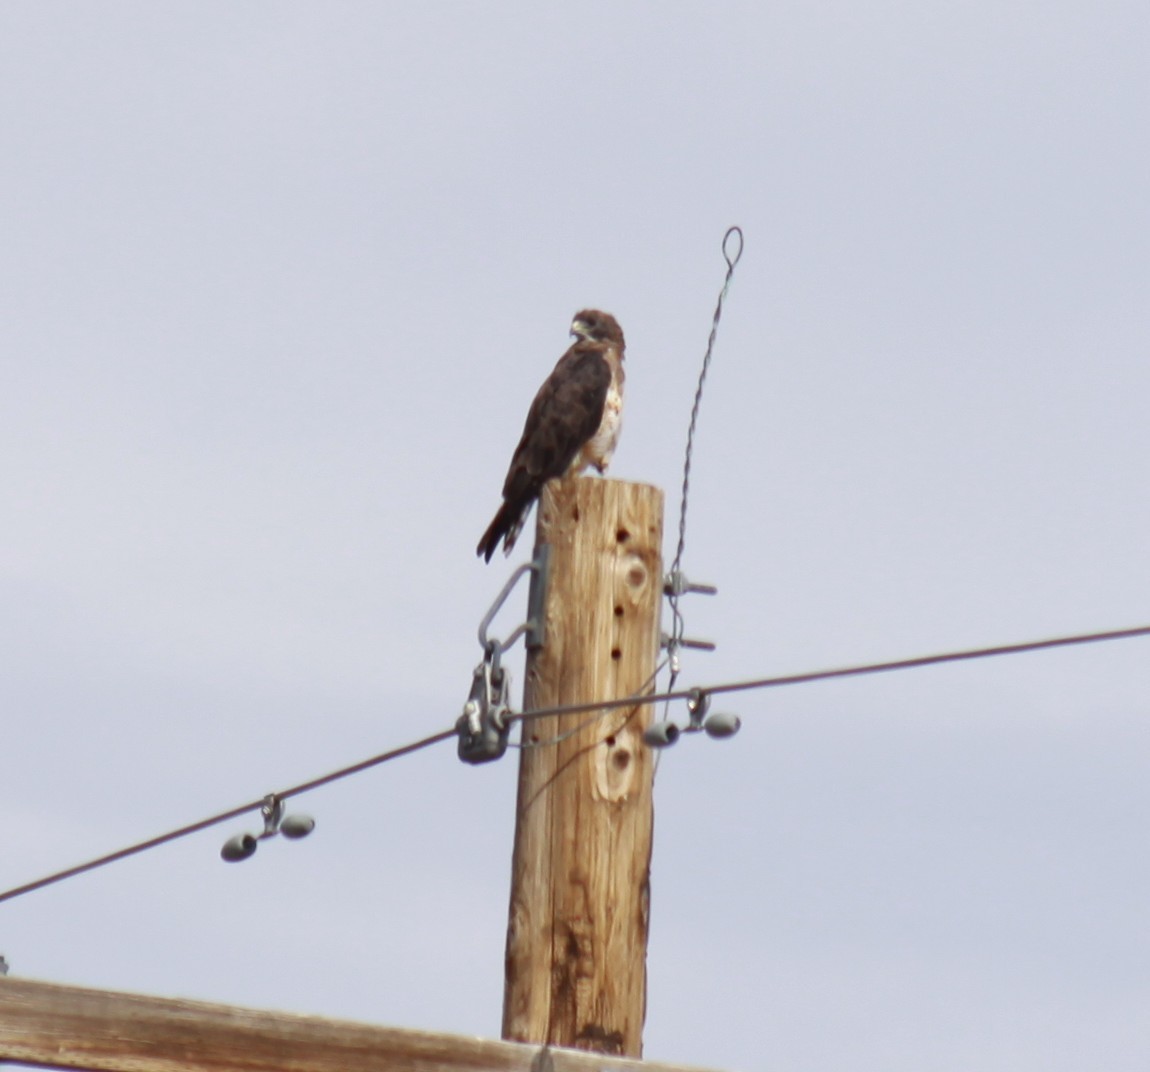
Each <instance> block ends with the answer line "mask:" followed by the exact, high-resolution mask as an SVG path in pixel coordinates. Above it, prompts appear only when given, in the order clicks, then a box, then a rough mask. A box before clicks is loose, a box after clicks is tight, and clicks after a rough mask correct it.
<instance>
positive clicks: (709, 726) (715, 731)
mask: <svg viewBox="0 0 1150 1072" xmlns="http://www.w3.org/2000/svg"><path fill="white" fill-rule="evenodd" d="M742 724H743V722H742V719H740V718H739V716H738V715H732V714H729V713H728V712H725V711H722V712H720V711H716V712H715V714H713V715H709V716H708V717H707V721H706V722H704V723H703V729H704V730H705V731H706V733H707V736H708V737H715V738H720V737H734V736H735V734H736V733H738V732H739V728H740V727H741V726H742Z"/></svg>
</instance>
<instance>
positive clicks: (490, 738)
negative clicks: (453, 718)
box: [455, 640, 511, 764]
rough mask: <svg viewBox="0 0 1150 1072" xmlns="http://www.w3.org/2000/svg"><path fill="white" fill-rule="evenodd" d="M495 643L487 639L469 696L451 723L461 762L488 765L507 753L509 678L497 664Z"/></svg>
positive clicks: (509, 712)
mask: <svg viewBox="0 0 1150 1072" xmlns="http://www.w3.org/2000/svg"><path fill="white" fill-rule="evenodd" d="M501 652H502V648H501V647H500V644H499V641H498V640H489V641H488V642H487V647H486V649H485V650H484V652H483V662H481V663H480V664H479V665H478V666H477V667H476V668H475V672H474V674H473V675H472V679H471V695H470V696H469V697H468V698H467V702H466V703H465V704H464V705H463V714H461V715H460V716H459V719H458V721H457V722H456V723H455V728H456V731H457V732H458V733H459V758H460V759H461V760H463V762H464V763H472V764H475V763H489V762H491V760H493V759H500V758H501V757H502V756H503V753H504V752H506V751H507V739H508V737H509V735H510V733H511V720H510V718H509V716H510V714H511V706H510V703H509V700H510V696H511V675H510V674H509V673H508V672H507V670H506V669H504V667H503V665H502V662H501V658H500V656H501Z"/></svg>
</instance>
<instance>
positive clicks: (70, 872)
mask: <svg viewBox="0 0 1150 1072" xmlns="http://www.w3.org/2000/svg"><path fill="white" fill-rule="evenodd" d="M1145 636H1150V625H1143V626H1136V627H1134V628H1131V629H1112V630H1108V631H1105V632H1097V633H1077V634H1073V635H1070V636H1059V637H1050V638H1048V639H1046V640H1031V641H1025V642H1023V643H1021V644H1000V645H996V646H994V647H983V648H968V649H965V650H962V651H948V652H941V653H938V654H935V655H918V656H914V657H912V658H909V659H894V660H891V661H888V662H880V663H861V664H858V665H854V666H841V667H835V668H833V669H829V670H811V671H807V672H805V673H799V674H784V675H781V676H776V677H761V678H752V679H750V680H746V681H729V682H723V683H720V684H717V685H707V686H702V687H696V688H691V689H681V690H678V691H668V692H662V693H646V694H635V695H631V696H625V697H621V698H619V699H615V700H599V701H597V702H595V703H579V704H563V705H561V706H558V707H545V708H538V709H536V710H533V711H524V712H522V713H520V714H512V715H509V716H508V720H509V721H527V720H531V719H537V718H547V717H550V716H552V715H573V714H582V713H584V712H588V711H597V712H606V711H609V710H613V709H618V708H620V707H637V706H640V705H643V704H652V703H662V702H664V701H667V702H670V701H674V700H697V699H698V698H699V697H700V696H701V695H703V696H713V695H719V694H722V693H729V692H749V691H752V690H757V689H767V688H781V687H784V686H787V685H803V684H808V683H810V682H814V681H827V680H831V679H833V678H842V677H860V676H863V675H866V674H880V673H890V672H893V671H898V670H912V669H917V668H919V667H924V666H937V665H939V664H942V663H953V662H964V661H969V660H973V659H986V658H992V657H995V656H1001V655H1020V654H1022V653H1024V652H1031V651H1042V650H1046V649H1050V648H1064V647H1071V646H1074V645H1079V644H1095V643H1103V642H1106V641H1112V640H1129V639H1132V638H1134V637H1145ZM457 734H458V729H457V728H456V727H454V726H453V727H452V728H451V729H447V730H442V731H440V732H439V733H434V734H432V735H431V736H430V737H424V738H422V739H421V740H418V741H413V742H412V743H411V744H406V745H402V746H401V747H399V748H393V749H391V750H390V751H388V752H381V753H380V754H379V755H376V756H372V757H370V758H369V759H365V760H361V761H360V762H359V763H353V764H351V765H350V766H347V767H341V768H340V769H339V770H335V771H332V772H331V773H330V774H325V775H322V776H321V777H319V778H312V779H311V780H310V781H306V782H301V783H300V784H299V785H294V786H292V787H290V788H289V789H284V790H281V791H280V792H278V793H274V794H271V796H273V797H275V798H277V799H279V800H287V799H288V798H290V797H293V796H299V795H300V794H302V793H307V792H310V791H311V790H312V789H318V788H319V787H320V786H323V785H328V784H330V783H331V782H335V781H338V780H339V779H341V778H347V777H349V776H350V775H353V774H359V773H361V772H362V771H365V770H368V769H370V768H371V767H377V766H380V765H381V764H383V763H387V762H390V761H391V760H393V759H399V758H400V757H401V756H406V755H410V754H411V753H413V752H418V751H420V750H421V749H424V748H428V747H430V746H431V745H434V744H439V743H440V742H441V741H446V740H448V739H450V738H454V737H456V736H457ZM267 800H268V798H267V797H266V796H264V797H261V798H260V799H259V800H253V801H251V802H250V803H247V804H241V805H239V807H236V808H231V809H229V810H228V811H225V812H220V813H219V814H218V815H213V816H210V817H209V818H207V819H201V820H200V821H199V822H196V823H190V824H189V825H187V826H182V827H179V828H178V829H176V830H172V831H169V832H168V833H166V834H161V835H159V836H158V837H154V838H149V839H148V840H147V841H141V842H138V843H137V844H135V845H130V846H128V847H127V848H125V849H120V850H118V851H116V852H112V853H108V854H107V855H106V856H100V857H97V858H96V859H94V860H89V861H88V862H87V863H84V864H79V865H77V866H76V867H69V868H67V869H66V870H63V871H57V872H55V873H54V874H51V875H47V876H45V877H44V878H41V879H37V880H36V881H35V882H28V883H25V884H24V885H23V886H16V887H14V888H13V889H10V890H5V891H4V892H2V893H0V902H4V901H10V900H12V899H13V898H15V897H19V896H21V895H22V894H25V893H31V892H33V891H34V890H39V889H43V888H44V887H45V886H51V885H52V884H54V883H56V882H62V881H63V880H64V879H67V878H72V877H74V876H76V875H81V874H83V873H84V872H86V871H94V870H95V869H96V868H99V867H103V866H105V865H106V864H111V863H115V862H116V861H117V860H123V859H125V858H127V857H129V856H134V855H136V854H137V853H141V852H144V851H145V850H147V849H154V848H157V847H158V846H160V845H164V844H166V843H168V842H169V841H175V840H176V839H177V838H182V837H186V836H188V835H189V834H195V833H198V832H199V831H201V830H206V829H207V828H208V827H211V826H216V825H218V824H219V823H224V822H227V821H228V820H230V819H235V818H238V817H239V816H241V815H245V814H247V813H248V812H251V811H258V810H260V809H261V808H263V807H264V806H265V804H266V803H267Z"/></svg>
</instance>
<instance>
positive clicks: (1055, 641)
mask: <svg viewBox="0 0 1150 1072" xmlns="http://www.w3.org/2000/svg"><path fill="white" fill-rule="evenodd" d="M1143 636H1150V625H1140V626H1136V627H1134V628H1132V629H1112V630H1109V631H1107V632H1101V633H1077V634H1074V635H1072V636H1060V637H1050V638H1048V639H1046V640H1029V641H1025V642H1024V643H1021V644H1000V645H997V646H995V647H987V648H968V649H965V650H963V651H947V652H941V653H939V654H936V655H917V656H914V657H913V658H910V659H894V660H891V661H890V662H882V663H860V664H858V665H856V666H840V667H835V668H833V669H830V670H811V671H807V672H805V673H801V674H784V675H781V676H778V677H760V678H751V679H750V680H748V681H728V682H724V683H721V684H718V685H700V686H696V687H695V688H691V689H679V690H677V691H674V690H672V691H669V692H659V693H649V694H648V695H646V696H627V697H623V698H621V699H617V700H600V701H598V702H597V703H578V704H563V705H561V706H558V707H544V708H538V709H536V710H533V711H524V712H522V713H521V714H517V715H513V716H511V717H512V718H513V719H514V720H527V719H535V718H548V717H550V716H551V715H574V714H580V713H582V712H584V711H597V710H604V711H606V710H609V709H611V708H616V707H629V706H632V705H634V704H649V703H663V702H664V701H668V702H669V701H673V700H690V699H693V698H695V697H698V696H699V695H700V694H702V695H705V696H717V695H719V694H721V693H727V692H750V691H752V690H756V689H770V688H781V687H783V686H786V685H805V684H808V683H809V682H812V681H828V680H830V679H832V678H838V677H860V676H862V675H864V674H882V673H889V672H891V671H895V670H914V669H917V668H919V667H923V666H937V665H939V664H940V663H955V662H963V661H967V660H971V659H988V658H992V657H994V656H998V655H1020V654H1022V653H1023V652H1028V651H1042V650H1043V649H1047V648H1066V647H1071V646H1073V645H1076V644H1095V643H1101V642H1104V641H1108V640H1129V639H1131V638H1133V637H1143Z"/></svg>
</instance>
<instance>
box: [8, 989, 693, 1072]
mask: <svg viewBox="0 0 1150 1072" xmlns="http://www.w3.org/2000/svg"><path fill="white" fill-rule="evenodd" d="M0 1061H24V1062H28V1063H31V1064H36V1065H44V1066H48V1067H52V1068H73V1069H99V1070H103V1069H116V1070H120V1072H348V1070H349V1069H354V1070H355V1072H688V1070H687V1069H683V1068H679V1067H675V1066H671V1065H665V1064H658V1063H652V1064H646V1063H643V1062H639V1061H630V1060H622V1059H613V1058H603V1057H593V1056H591V1055H589V1054H584V1053H578V1052H576V1051H572V1050H559V1049H550V1048H546V1047H542V1048H541V1047H538V1046H520V1045H515V1044H512V1043H507V1042H493V1041H486V1040H482V1039H475V1038H463V1037H458V1036H454V1035H440V1034H432V1033H430V1032H425V1031H408V1030H401V1029H398V1028H388V1027H371V1026H368V1025H366V1024H357V1023H349V1022H346V1021H339V1020H326V1019H321V1018H319V1017H315V1016H293V1015H289V1014H286V1013H273V1012H257V1011H254V1010H251V1009H238V1008H231V1007H228V1006H224V1005H209V1004H206V1003H203V1002H196V1001H177V1000H172V999H168V998H153V997H142V996H139V995H134V994H118V993H111V992H108V991H102V990H86V989H80V988H77V987H65V986H54V985H51V984H48V983H38V982H30V981H28V980H26V979H14V978H11V977H8V978H0Z"/></svg>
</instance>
